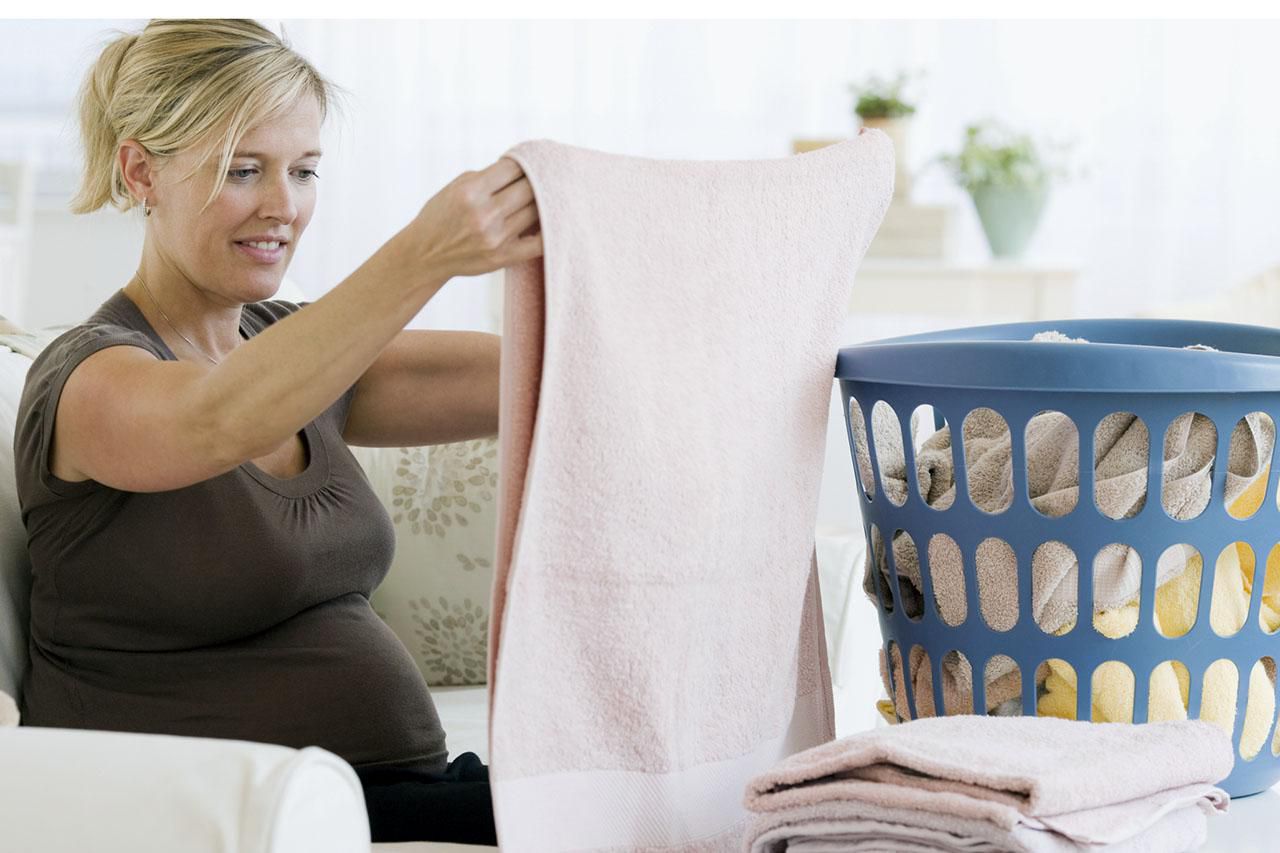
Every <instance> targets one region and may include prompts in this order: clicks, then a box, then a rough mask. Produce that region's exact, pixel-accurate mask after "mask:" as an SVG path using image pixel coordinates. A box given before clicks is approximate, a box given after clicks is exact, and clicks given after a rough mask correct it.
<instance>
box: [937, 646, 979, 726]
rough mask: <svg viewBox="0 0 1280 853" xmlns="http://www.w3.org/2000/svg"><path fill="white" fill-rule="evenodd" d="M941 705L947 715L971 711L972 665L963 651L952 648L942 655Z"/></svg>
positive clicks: (969, 712) (970, 712)
mask: <svg viewBox="0 0 1280 853" xmlns="http://www.w3.org/2000/svg"><path fill="white" fill-rule="evenodd" d="M942 678H943V689H942V705H943V707H944V708H945V709H946V713H947V715H948V716H950V715H953V714H972V713H973V666H972V665H971V664H970V663H969V658H968V657H966V656H965V654H964V652H961V651H958V650H956V649H952V650H951V651H949V652H947V653H946V654H945V655H943V656H942Z"/></svg>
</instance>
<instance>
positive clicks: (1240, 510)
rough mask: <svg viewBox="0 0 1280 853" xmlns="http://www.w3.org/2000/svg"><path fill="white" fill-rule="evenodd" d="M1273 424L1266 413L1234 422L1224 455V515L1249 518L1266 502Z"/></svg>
mask: <svg viewBox="0 0 1280 853" xmlns="http://www.w3.org/2000/svg"><path fill="white" fill-rule="evenodd" d="M1275 445H1276V424H1275V421H1273V420H1272V419H1271V416H1270V415H1268V414H1267V413H1266V412H1250V413H1249V414H1247V415H1245V416H1244V417H1243V418H1241V419H1240V420H1238V421H1236V426H1235V429H1233V430H1232V431H1231V447H1230V450H1229V451H1228V453H1227V486H1226V491H1225V493H1224V494H1223V496H1222V500H1223V505H1224V506H1225V507H1226V510H1227V515H1229V516H1231V517H1232V518H1240V519H1245V518H1252V517H1253V515H1254V513H1256V512H1257V511H1258V509H1259V508H1261V506H1262V504H1263V502H1264V501H1265V500H1266V499H1267V481H1268V480H1269V479H1270V478H1271V476H1270V475H1271V458H1272V455H1273V453H1274V452H1275Z"/></svg>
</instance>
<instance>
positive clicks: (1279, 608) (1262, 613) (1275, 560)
mask: <svg viewBox="0 0 1280 853" xmlns="http://www.w3.org/2000/svg"><path fill="white" fill-rule="evenodd" d="M1258 627H1259V628H1261V629H1262V633H1264V634H1274V633H1275V632H1276V631H1278V630H1280V544H1277V545H1273V546H1271V551H1270V553H1268V554H1267V571H1266V574H1265V575H1264V576H1263V579H1262V606H1260V607H1259V608H1258Z"/></svg>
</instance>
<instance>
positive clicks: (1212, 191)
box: [283, 21, 1280, 328]
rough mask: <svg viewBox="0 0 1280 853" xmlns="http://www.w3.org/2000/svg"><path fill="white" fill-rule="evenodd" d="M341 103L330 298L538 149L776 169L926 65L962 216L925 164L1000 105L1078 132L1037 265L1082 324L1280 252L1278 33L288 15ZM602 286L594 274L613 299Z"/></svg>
mask: <svg viewBox="0 0 1280 853" xmlns="http://www.w3.org/2000/svg"><path fill="white" fill-rule="evenodd" d="M283 25H284V29H285V32H286V34H287V35H288V36H289V38H290V39H291V40H292V42H293V44H294V45H295V46H296V47H297V48H298V49H299V50H301V51H302V52H303V53H304V54H306V55H307V56H308V57H310V58H311V59H312V60H313V61H314V62H315V63H316V65H317V66H318V67H319V69H320V70H321V71H322V72H323V73H325V74H326V75H328V76H330V77H331V78H332V79H333V80H335V81H336V82H337V83H339V84H340V85H342V86H344V87H346V88H347V89H349V90H351V91H352V93H353V97H352V98H351V99H350V101H349V102H348V103H347V106H348V111H347V115H346V120H345V121H339V122H334V123H333V126H332V127H330V128H328V130H327V133H328V135H329V136H330V139H329V141H327V143H326V146H325V147H326V151H327V153H326V155H325V162H324V164H323V165H322V167H321V175H322V178H321V185H322V196H321V197H322V201H321V204H320V209H319V211H318V213H317V215H316V218H315V220H314V221H313V224H312V226H311V231H312V233H311V235H310V239H309V241H307V242H309V245H306V246H303V247H300V250H299V255H298V257H297V260H296V261H295V267H296V271H297V276H298V277H299V280H300V281H302V282H304V285H305V286H307V287H308V288H309V289H311V290H313V291H315V292H316V293H319V292H321V291H323V290H324V289H327V288H328V287H329V286H331V285H332V284H333V283H335V282H337V281H339V280H341V278H342V277H343V276H344V275H346V274H347V273H349V272H350V271H351V270H352V269H354V268H355V267H356V266H357V265H358V264H359V263H360V262H361V261H362V260H363V259H364V258H365V257H367V256H368V254H369V253H370V252H372V251H373V250H374V249H375V248H376V247H377V246H378V245H380V243H381V242H382V241H383V240H385V239H386V238H387V237H388V236H390V234H392V233H394V231H395V230H396V229H398V228H399V227H402V226H403V224H404V223H406V222H407V221H408V220H409V218H410V217H412V216H413V215H414V214H415V213H416V212H417V210H418V209H419V208H420V207H421V206H422V204H424V203H425V202H426V200H427V199H428V198H429V197H430V196H431V195H432V194H433V193H435V192H436V191H438V190H439V189H440V188H441V187H442V186H443V185H444V184H446V183H447V182H448V181H450V180H452V179H453V177H455V176H456V175H457V174H459V173H460V172H462V171H465V170H469V169H481V168H484V167H485V166H488V165H489V164H491V163H492V162H493V161H494V160H495V159H497V158H498V157H499V156H500V155H501V154H502V153H503V151H505V150H506V149H507V148H508V147H510V146H511V145H514V144H515V143H517V142H520V141H522V140H525V139H536V138H551V139H556V140H559V141H561V142H566V143H570V144H575V145H582V146H587V147H593V148H599V149H602V150H608V151H615V152H619V153H628V154H634V155H641V156H650V157H663V158H667V157H670V158H681V159H719V158H760V157H781V156H786V155H787V154H788V153H789V151H790V141H791V139H792V137H794V136H797V135H809V136H819V135H830V136H841V135H847V134H849V133H851V132H852V130H853V127H854V119H853V118H852V117H851V115H850V108H851V103H852V102H851V98H850V95H849V94H848V92H847V90H846V86H847V84H848V83H849V82H850V81H854V80H859V79H861V78H863V77H864V76H865V75H866V74H868V73H872V72H879V73H882V74H883V73H892V72H894V71H896V70H898V69H918V68H922V69H925V70H926V71H927V74H928V77H927V79H926V80H925V81H924V82H923V83H921V84H918V85H916V86H915V87H914V89H913V91H914V93H916V94H917V95H918V96H919V103H920V110H919V112H918V114H917V117H916V121H915V125H914V129H913V136H912V143H911V145H912V148H911V151H910V153H909V157H908V161H909V163H910V164H911V165H912V166H913V168H914V169H915V170H916V171H917V172H918V173H919V177H918V178H917V181H916V191H915V197H916V200H918V201H923V202H930V203H949V204H954V205H956V207H957V208H958V209H959V211H960V213H961V216H962V220H961V222H962V237H963V240H962V249H961V253H962V255H963V256H965V257H970V258H978V257H981V256H983V254H984V252H985V244H984V243H983V241H982V236H981V232H980V230H979V228H978V225H977V221H976V217H975V216H974V214H973V212H972V209H971V206H970V205H969V202H968V199H967V197H966V196H965V195H964V194H963V193H961V192H960V191H958V190H957V189H956V188H955V187H954V186H953V185H951V183H950V181H949V180H948V179H947V177H946V175H945V174H943V172H942V170H941V169H940V168H938V167H936V166H930V165H929V161H930V160H931V159H932V158H933V157H934V156H935V155H937V154H938V153H940V152H942V151H946V150H950V149H952V148H954V147H955V146H956V145H958V141H959V138H960V134H961V131H962V128H963V127H964V125H965V124H966V123H968V122H970V121H973V120H975V119H978V118H982V117H984V116H994V117H998V118H1000V119H1003V120H1005V121H1006V122H1008V123H1010V124H1012V125H1014V126H1016V127H1019V128H1023V129H1026V130H1029V131H1031V132H1033V133H1035V134H1036V135H1037V136H1038V137H1039V138H1041V139H1046V138H1052V139H1059V140H1071V141H1073V142H1074V144H1075V147H1074V149H1073V150H1072V152H1071V155H1070V163H1071V165H1072V166H1074V167H1076V168H1077V170H1078V169H1079V168H1080V167H1083V168H1084V169H1086V170H1087V174H1085V175H1084V176H1083V177H1079V176H1078V177H1076V179H1074V180H1072V181H1071V182H1069V183H1065V184H1062V185H1060V186H1059V187H1058V188H1057V189H1056V190H1055V192H1054V193H1053V195H1052V197H1051V200H1050V204H1049V207H1048V209H1047V211H1046V214H1045V219H1044V221H1043V224H1042V226H1041V228H1040V230H1039V232H1038V234H1037V237H1036V240H1035V242H1034V244H1033V245H1032V247H1031V250H1030V252H1031V256H1032V257H1036V258H1041V259H1045V260H1052V261H1059V262H1067V263H1072V264H1075V265H1078V266H1079V267H1080V268H1081V271H1082V275H1081V292H1080V299H1079V303H1078V305H1077V310H1078V312H1080V313H1082V314H1094V315H1100V314H1115V313H1123V312H1124V311H1127V310H1129V309H1132V308H1134V307H1136V306H1139V305H1141V304H1142V303H1144V302H1146V301H1149V300H1152V299H1169V298H1177V297H1183V296H1186V297H1194V296H1196V295H1201V294H1205V293H1207V292H1209V291H1214V290H1218V289H1221V288H1225V287H1229V286H1231V285H1233V284H1235V283H1238V282H1239V281H1240V280H1242V279H1243V278H1246V277H1248V276H1249V275H1252V274H1254V273H1257V272H1259V271H1260V270H1262V269H1264V268H1266V267H1267V266H1270V265H1273V264H1275V263H1276V262H1277V260H1280V216H1277V210H1276V208H1277V190H1278V189H1280V158H1277V157H1276V151H1277V150H1280V112H1277V111H1275V110H1273V109H1270V108H1268V107H1266V106H1265V105H1266V104H1267V103H1269V102H1270V100H1271V98H1270V97H1269V96H1270V95H1271V93H1272V88H1273V86H1272V83H1273V81H1275V80H1277V79H1280V52H1278V51H1275V50H1274V49H1273V46H1274V44H1275V43H1276V42H1277V40H1278V39H1277V37H1278V36H1280V24H1278V23H1276V22H1185V21H1179V22H1125V21H1114V22H1111V21H1108V22H1080V21H1065V22H1063V21H1044V22H1026V21H1022V22H996V21H952V22H920V21H902V22H849V21H778V22H769V21H749V22H748V21H736V22H735V21H665V22H646V21H609V22H604V21H396V22H378V21H375V22H368V21H366V22H349V21H341V22H332V21H330V22H326V21H285V22H283ZM605 284H606V283H602V286H605ZM494 293H495V289H494V288H493V287H491V286H486V283H485V282H482V281H476V280H474V279H462V280H458V281H455V282H452V283H451V284H450V285H449V286H448V287H446V289H445V290H444V291H442V292H441V293H440V294H439V295H438V296H437V297H436V298H435V299H433V300H432V302H431V303H429V305H428V308H427V310H426V311H424V312H423V314H422V315H421V316H420V317H419V320H418V321H417V322H418V324H419V325H426V326H465V327H471V328H486V327H487V325H486V324H488V323H490V322H491V320H492V317H493V316H494V308H495V306H494V305H493V303H492V300H493V298H494Z"/></svg>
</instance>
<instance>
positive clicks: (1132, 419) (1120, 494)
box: [1093, 412, 1151, 519]
mask: <svg viewBox="0 0 1280 853" xmlns="http://www.w3.org/2000/svg"><path fill="white" fill-rule="evenodd" d="M1150 448H1151V441H1150V433H1148V431H1147V425H1146V423H1145V422H1144V421H1143V420H1142V418H1140V417H1138V416H1137V415H1135V414H1134V413H1133V412H1112V413H1111V414H1109V415H1107V416H1106V417H1105V418H1103V419H1102V420H1101V421H1100V422H1099V423H1098V426H1097V428H1096V429H1095V430H1094V431H1093V500H1094V504H1095V505H1096V506H1097V508H1098V512H1100V513H1102V514H1103V515H1105V516H1106V517H1107V518H1114V519H1121V518H1132V517H1133V516H1135V515H1137V514H1138V513H1139V512H1141V511H1142V508H1143V507H1144V506H1146V503H1147V465H1148V463H1149V460H1150V455H1151V454H1150Z"/></svg>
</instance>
